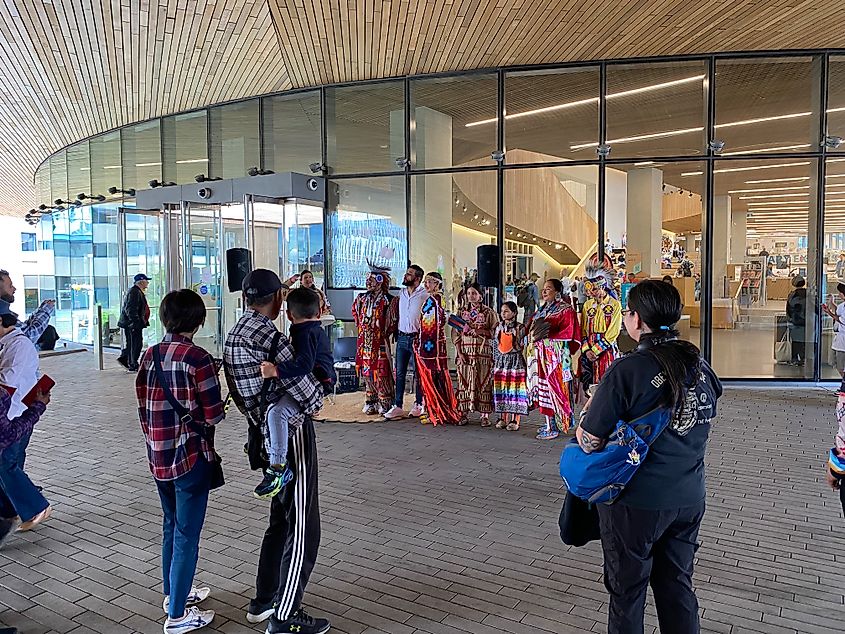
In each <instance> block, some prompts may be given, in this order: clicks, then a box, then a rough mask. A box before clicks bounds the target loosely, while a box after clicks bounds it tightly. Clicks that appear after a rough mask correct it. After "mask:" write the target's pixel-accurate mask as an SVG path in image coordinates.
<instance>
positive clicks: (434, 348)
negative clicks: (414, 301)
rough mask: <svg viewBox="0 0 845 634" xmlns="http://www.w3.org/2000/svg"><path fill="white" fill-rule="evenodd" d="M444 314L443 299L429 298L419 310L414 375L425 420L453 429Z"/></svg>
mask: <svg viewBox="0 0 845 634" xmlns="http://www.w3.org/2000/svg"><path fill="white" fill-rule="evenodd" d="M445 329H446V311H445V310H444V309H443V298H442V297H441V296H440V295H439V294H437V295H431V296H430V297H429V298H428V299H426V300H425V302H424V303H423V306H422V315H421V318H420V336H419V338H418V339H417V349H416V354H417V372H418V374H419V377H420V384H421V385H422V389H423V395H424V397H425V411H426V416H427V417H428V419H429V420H430V421H431V422H432V423H433V424H434V425H438V424H440V425H443V424H450V425H457V424H459V423H460V422H461V420H462V416H461V414H460V412H459V411H458V403H457V401H456V400H455V392H454V390H453V389H452V378H451V377H450V376H449V367H448V365H447V363H448V360H447V354H446V330H445Z"/></svg>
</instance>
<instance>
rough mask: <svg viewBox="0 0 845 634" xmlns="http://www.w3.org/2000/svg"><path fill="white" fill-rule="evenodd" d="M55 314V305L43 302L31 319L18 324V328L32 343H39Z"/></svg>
mask: <svg viewBox="0 0 845 634" xmlns="http://www.w3.org/2000/svg"><path fill="white" fill-rule="evenodd" d="M54 312H56V305H55V304H48V303H47V302H41V306H39V307H38V309H37V310H36V311H35V312H33V313H32V314H31V315H30V316H29V319H27V320H26V321H19V322H18V328H20V329H21V332H23V334H25V335H26V336H27V338H28V339H29V340H30V341H32V343H38V340H39V339H40V338H41V335H42V334H44V330H45V329H46V328H47V326H48V324H49V323H50V317H52V316H53V313H54Z"/></svg>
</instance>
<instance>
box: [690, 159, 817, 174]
mask: <svg viewBox="0 0 845 634" xmlns="http://www.w3.org/2000/svg"><path fill="white" fill-rule="evenodd" d="M809 164H810V161H797V162H795V163H778V164H777V165H752V166H750V167H726V168H724V169H720V170H713V173H714V174H725V173H727V172H750V171H753V170H770V169H776V168H779V167H799V166H801V165H809ZM703 173H704V172H681V176H701V175H702V174H703Z"/></svg>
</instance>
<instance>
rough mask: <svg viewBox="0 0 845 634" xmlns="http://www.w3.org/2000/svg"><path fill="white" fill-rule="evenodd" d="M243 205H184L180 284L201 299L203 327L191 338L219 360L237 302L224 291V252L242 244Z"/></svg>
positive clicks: (243, 236) (243, 234)
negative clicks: (204, 311) (204, 313)
mask: <svg viewBox="0 0 845 634" xmlns="http://www.w3.org/2000/svg"><path fill="white" fill-rule="evenodd" d="M244 227H245V225H244V213H243V205H242V204H227V205H218V204H214V205H211V204H201V203H185V204H184V205H183V218H182V231H181V232H180V235H181V241H180V243H181V248H182V252H183V253H184V256H183V261H184V262H186V263H187V264H186V266H185V270H184V272H183V275H184V277H183V285H184V287H185V288H190V289H191V290H193V291H195V292H196V293H198V294H199V296H200V297H202V300H203V302H204V303H205V308H206V311H207V315H206V319H205V325H203V326H202V328H200V330H199V332H197V334H196V335H195V336H194V341H195V342H196V343H197V345H199V346H201V347H203V348H205V349H206V350H208V351H209V352H210V353H211V354H212V355H213V356H214V357H217V358H219V357H222V355H223V341H224V339H225V336H226V332H227V331H228V328H229V327H231V325H232V324H233V323H234V318H236V311H237V302H238V301H239V296H238V297H237V298H236V297H234V295H233V294H230V293H228V290H227V288H226V283H227V280H226V263H225V254H226V250H227V249H231V248H233V247H242V246H244V244H245V241H246V240H245V229H244Z"/></svg>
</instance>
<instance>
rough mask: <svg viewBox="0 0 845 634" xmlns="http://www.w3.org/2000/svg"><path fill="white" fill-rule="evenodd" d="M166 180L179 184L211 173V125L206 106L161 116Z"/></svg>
mask: <svg viewBox="0 0 845 634" xmlns="http://www.w3.org/2000/svg"><path fill="white" fill-rule="evenodd" d="M161 142H162V156H163V158H164V180H165V181H167V182H174V183H177V184H179V185H182V184H185V183H190V182H193V180H194V176H196V175H197V174H205V175H206V176H208V129H207V114H206V111H205V110H198V111H196V112H187V113H185V114H177V115H175V116H173V117H165V118H164V119H162V120H161Z"/></svg>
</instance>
